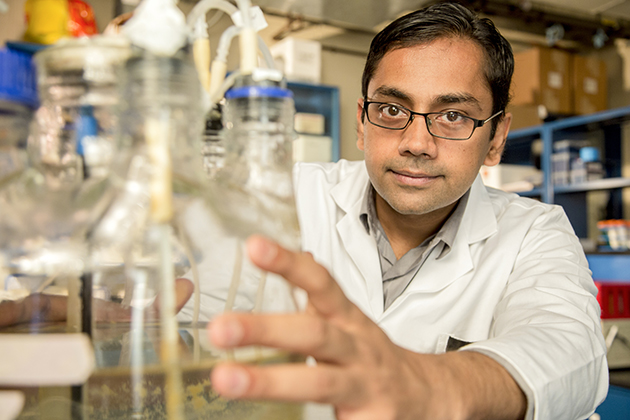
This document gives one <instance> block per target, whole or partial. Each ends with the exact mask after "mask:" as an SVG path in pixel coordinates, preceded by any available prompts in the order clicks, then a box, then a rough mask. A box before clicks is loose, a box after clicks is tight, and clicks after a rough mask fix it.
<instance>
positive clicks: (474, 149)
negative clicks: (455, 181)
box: [442, 143, 488, 174]
mask: <svg viewBox="0 0 630 420" xmlns="http://www.w3.org/2000/svg"><path fill="white" fill-rule="evenodd" d="M487 153H488V148H487V147H485V148H484V147H481V146H476V145H467V144H464V143H456V144H454V145H452V147H449V148H447V149H446V150H443V152H442V157H443V158H444V162H448V165H447V166H448V167H450V168H452V170H453V171H456V172H459V173H468V172H470V173H475V174H476V173H477V172H478V170H479V167H481V165H482V164H483V162H484V160H485V158H486V154H487Z"/></svg>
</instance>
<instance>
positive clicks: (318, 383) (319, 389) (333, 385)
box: [314, 371, 343, 403]
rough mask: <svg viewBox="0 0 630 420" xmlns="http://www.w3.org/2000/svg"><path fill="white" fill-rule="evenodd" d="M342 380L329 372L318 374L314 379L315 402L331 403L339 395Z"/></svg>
mask: <svg viewBox="0 0 630 420" xmlns="http://www.w3.org/2000/svg"><path fill="white" fill-rule="evenodd" d="M342 381H343V379H342V378H341V377H340V376H338V375H334V374H332V373H331V372H329V371H326V372H321V371H320V372H319V373H318V374H317V375H316V377H315V398H314V400H315V402H320V403H321V402H331V401H333V400H334V399H335V396H338V395H340V393H341V390H342V388H343V384H342Z"/></svg>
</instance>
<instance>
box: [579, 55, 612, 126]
mask: <svg viewBox="0 0 630 420" xmlns="http://www.w3.org/2000/svg"><path fill="white" fill-rule="evenodd" d="M571 61H572V68H573V70H572V74H573V109H574V112H575V113H576V114H592V113H593V112H599V111H604V110H605V109H607V108H608V76H607V73H606V63H605V62H604V61H603V60H599V59H597V58H595V57H584V56H581V55H573V56H572V60H571Z"/></svg>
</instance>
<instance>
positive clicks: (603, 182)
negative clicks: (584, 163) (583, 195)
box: [553, 178, 630, 194]
mask: <svg viewBox="0 0 630 420" xmlns="http://www.w3.org/2000/svg"><path fill="white" fill-rule="evenodd" d="M626 187H630V179H629V178H607V179H599V180H597V181H589V182H585V183H583V184H575V185H562V186H560V185H558V186H555V187H554V189H553V190H554V192H555V193H556V194H567V193H576V192H584V191H597V190H612V189H615V188H626Z"/></svg>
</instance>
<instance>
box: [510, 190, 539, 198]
mask: <svg viewBox="0 0 630 420" xmlns="http://www.w3.org/2000/svg"><path fill="white" fill-rule="evenodd" d="M515 192H516V193H517V194H518V195H520V196H521V197H540V195H541V194H542V190H541V189H540V188H534V189H533V190H529V191H515Z"/></svg>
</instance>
